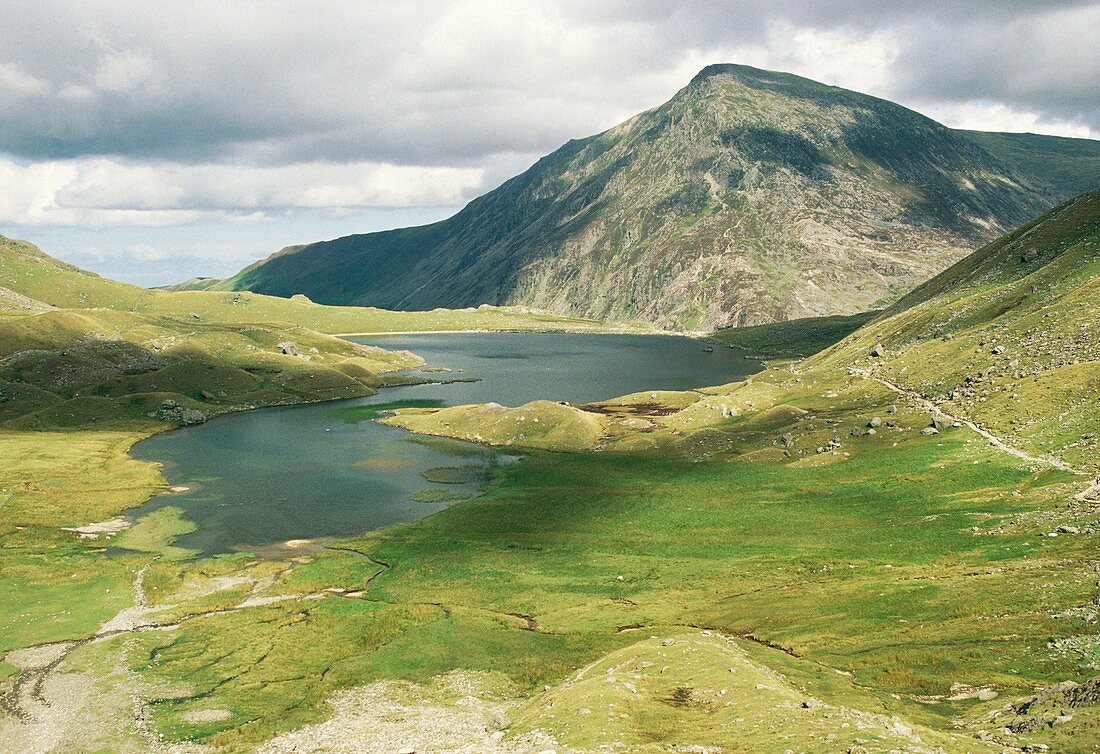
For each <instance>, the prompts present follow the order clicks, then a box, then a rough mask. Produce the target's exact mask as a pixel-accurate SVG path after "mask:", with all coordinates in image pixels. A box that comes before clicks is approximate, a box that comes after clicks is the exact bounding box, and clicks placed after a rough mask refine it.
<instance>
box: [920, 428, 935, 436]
mask: <svg viewBox="0 0 1100 754" xmlns="http://www.w3.org/2000/svg"><path fill="white" fill-rule="evenodd" d="M920 433H921V434H922V435H938V434H939V433H940V431H939V430H938V429H936V428H935V427H925V428H924V429H922V430H921V431H920Z"/></svg>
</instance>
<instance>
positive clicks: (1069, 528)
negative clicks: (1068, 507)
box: [1054, 524, 1081, 534]
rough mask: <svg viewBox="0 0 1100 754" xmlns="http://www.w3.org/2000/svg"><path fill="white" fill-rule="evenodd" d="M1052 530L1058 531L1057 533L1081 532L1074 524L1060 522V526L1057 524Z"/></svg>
mask: <svg viewBox="0 0 1100 754" xmlns="http://www.w3.org/2000/svg"><path fill="white" fill-rule="evenodd" d="M1054 531H1056V532H1058V533H1059V534H1080V533H1081V530H1080V529H1078V528H1077V527H1076V526H1070V525H1069V524H1062V525H1061V526H1059V527H1058V528H1057V529H1055V530H1054Z"/></svg>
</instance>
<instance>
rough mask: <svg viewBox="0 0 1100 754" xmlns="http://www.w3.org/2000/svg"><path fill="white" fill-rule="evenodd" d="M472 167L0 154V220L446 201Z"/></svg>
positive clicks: (469, 190)
mask: <svg viewBox="0 0 1100 754" xmlns="http://www.w3.org/2000/svg"><path fill="white" fill-rule="evenodd" d="M483 176H484V171H483V170H482V169H480V168H451V167H421V166H405V165H390V164H384V163H352V164H344V165H342V164H332V163H322V162H312V163H298V164H292V165H283V166H272V167H263V166H259V167H257V166H239V165H226V164H200V165H182V164H177V163H143V162H132V161H123V160H117V159H108V158H90V159H76V160H54V161H44V162H37V163H32V164H30V165H20V164H18V163H16V162H14V161H13V160H10V159H0V185H3V186H5V191H3V192H0V223H6V224H12V225H19V226H24V227H28V226H51V225H88V226H120V225H138V226H165V225H187V224H191V223H194V222H198V221H200V220H210V219H212V218H215V217H217V218H220V219H223V220H225V221H233V222H262V221H264V220H265V219H266V218H267V217H269V216H271V215H273V214H278V213H283V212H292V211H299V210H325V211H332V212H337V213H338V212H347V211H353V210H358V209H362V208H365V207H381V206H387V207H417V206H439V205H454V204H458V203H460V202H462V201H464V200H466V199H469V198H471V197H472V196H473V195H474V193H475V192H476V191H477V190H478V189H480V188H482V180H483Z"/></svg>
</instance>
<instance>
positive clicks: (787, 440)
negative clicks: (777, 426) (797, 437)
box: [782, 432, 794, 448]
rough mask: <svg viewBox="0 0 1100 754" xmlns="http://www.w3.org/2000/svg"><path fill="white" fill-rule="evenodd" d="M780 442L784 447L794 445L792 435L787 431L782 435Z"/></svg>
mask: <svg viewBox="0 0 1100 754" xmlns="http://www.w3.org/2000/svg"><path fill="white" fill-rule="evenodd" d="M782 442H783V447H784V448H789V447H791V446H792V445H794V435H792V434H791V433H790V432H788V433H787V434H785V435H783V438H782Z"/></svg>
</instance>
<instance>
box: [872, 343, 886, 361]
mask: <svg viewBox="0 0 1100 754" xmlns="http://www.w3.org/2000/svg"><path fill="white" fill-rule="evenodd" d="M885 355H886V350H885V349H884V348H883V347H882V344H881V343H875V345H873V346H872V347H871V356H873V357H874V358H876V359H881V358H882V357H883V356H885Z"/></svg>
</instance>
